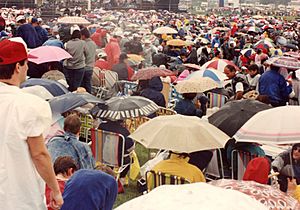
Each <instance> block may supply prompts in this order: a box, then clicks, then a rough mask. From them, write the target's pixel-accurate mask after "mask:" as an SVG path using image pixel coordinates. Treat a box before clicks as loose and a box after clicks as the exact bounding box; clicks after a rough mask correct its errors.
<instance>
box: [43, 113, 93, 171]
mask: <svg viewBox="0 0 300 210" xmlns="http://www.w3.org/2000/svg"><path fill="white" fill-rule="evenodd" d="M80 126H81V121H80V118H79V117H78V115H76V114H70V115H69V116H68V117H67V118H66V119H65V122H64V131H65V133H64V135H60V136H55V137H53V138H51V139H50V140H49V142H48V143H47V148H48V151H49V153H50V155H51V158H52V162H55V160H56V158H58V157H59V156H71V157H72V158H73V159H74V160H75V161H76V163H77V164H78V166H79V168H80V169H94V168H95V160H94V157H93V155H92V151H91V148H90V147H89V146H88V145H87V144H86V143H83V142H80V141H79V132H80Z"/></svg>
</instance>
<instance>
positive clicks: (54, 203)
mask: <svg viewBox="0 0 300 210" xmlns="http://www.w3.org/2000/svg"><path fill="white" fill-rule="evenodd" d="M63 203H64V200H63V198H62V195H61V192H60V191H58V192H54V191H51V193H50V207H51V208H52V209H55V210H57V209H60V208H61V206H62V205H63Z"/></svg>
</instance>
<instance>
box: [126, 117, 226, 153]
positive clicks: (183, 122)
mask: <svg viewBox="0 0 300 210" xmlns="http://www.w3.org/2000/svg"><path fill="white" fill-rule="evenodd" d="M130 137H131V138H132V139H134V140H136V141H137V142H139V143H141V144H142V145H144V146H145V147H146V148H152V149H166V150H171V151H176V152H187V153H190V152H195V151H201V150H208V149H216V148H223V147H224V145H225V143H226V142H227V140H228V139H229V137H228V136H227V135H226V134H225V133H223V132H222V131H221V130H219V129H218V128H216V127H215V126H213V125H211V124H209V123H208V122H207V121H204V120H201V119H200V118H198V117H191V116H183V115H169V116H158V117H155V118H153V119H151V120H150V121H148V122H146V123H144V124H142V125H141V126H140V127H138V129H137V130H135V131H134V132H133V133H132V134H131V135H130ZM199 137H200V138H199Z"/></svg>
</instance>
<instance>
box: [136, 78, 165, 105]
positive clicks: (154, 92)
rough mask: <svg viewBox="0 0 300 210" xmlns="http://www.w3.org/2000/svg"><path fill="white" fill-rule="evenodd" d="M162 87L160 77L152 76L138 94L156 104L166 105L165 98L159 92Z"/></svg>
mask: <svg viewBox="0 0 300 210" xmlns="http://www.w3.org/2000/svg"><path fill="white" fill-rule="evenodd" d="M162 89H163V83H162V81H161V79H160V77H153V78H152V79H150V80H149V82H148V86H147V87H146V88H145V89H144V90H142V91H141V93H140V96H143V97H145V98H148V99H150V100H151V101H153V102H154V103H156V104H157V105H158V106H161V107H166V100H165V97H164V95H163V94H162V93H161V91H162Z"/></svg>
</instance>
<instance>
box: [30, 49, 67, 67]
mask: <svg viewBox="0 0 300 210" xmlns="http://www.w3.org/2000/svg"><path fill="white" fill-rule="evenodd" d="M29 55H32V56H35V58H29V59H28V60H29V61H31V62H33V63H36V64H41V63H46V62H52V61H61V60H64V59H68V58H72V56H71V55H70V54H69V53H68V52H67V51H65V50H64V49H62V48H60V47H55V46H41V47H38V48H35V49H32V50H30V51H29Z"/></svg>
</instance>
